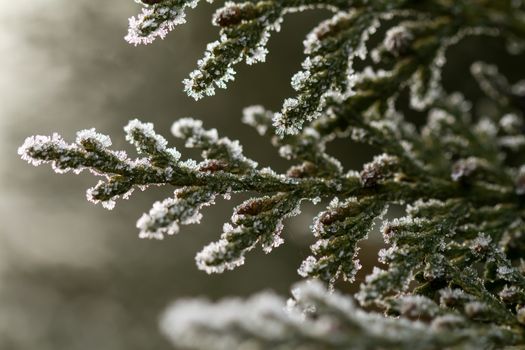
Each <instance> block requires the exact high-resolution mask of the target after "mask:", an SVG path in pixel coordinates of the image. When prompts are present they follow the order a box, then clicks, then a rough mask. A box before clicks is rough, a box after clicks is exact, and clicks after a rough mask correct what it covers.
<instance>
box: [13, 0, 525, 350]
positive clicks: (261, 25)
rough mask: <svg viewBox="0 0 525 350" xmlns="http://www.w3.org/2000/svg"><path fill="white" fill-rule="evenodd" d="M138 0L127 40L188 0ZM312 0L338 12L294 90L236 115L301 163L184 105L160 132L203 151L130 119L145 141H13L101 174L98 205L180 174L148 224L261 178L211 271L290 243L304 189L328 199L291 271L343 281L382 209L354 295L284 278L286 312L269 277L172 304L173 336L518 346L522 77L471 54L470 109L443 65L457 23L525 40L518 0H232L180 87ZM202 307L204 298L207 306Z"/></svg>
mask: <svg viewBox="0 0 525 350" xmlns="http://www.w3.org/2000/svg"><path fill="white" fill-rule="evenodd" d="M142 4H143V12H142V14H141V15H139V16H138V17H137V18H133V19H131V20H130V31H129V34H128V36H127V37H126V38H127V40H128V41H129V42H131V43H133V44H141V43H151V42H152V41H153V40H154V39H155V38H157V37H160V38H163V37H164V36H165V35H167V33H168V31H170V30H172V29H173V28H174V26H175V25H177V24H180V23H182V22H183V21H184V10H185V9H186V8H193V7H195V6H196V5H197V1H182V0H177V1H174V0H158V1H143V2H142ZM313 8H326V9H330V10H331V11H333V13H334V14H333V16H332V18H330V19H328V20H325V21H323V22H321V23H320V24H319V25H318V26H317V27H316V28H314V29H313V30H312V32H311V33H310V34H308V36H307V38H306V40H305V43H304V44H305V55H306V58H305V60H304V62H303V64H302V69H301V70H300V71H299V72H298V73H297V74H296V75H295V76H294V77H293V78H292V86H293V88H294V90H295V91H296V92H297V95H296V96H295V97H292V98H288V99H286V100H285V101H284V103H283V107H282V110H281V111H280V112H276V113H273V112H271V111H268V110H265V109H264V108H263V107H261V106H252V107H248V108H246V109H245V111H244V116H243V121H244V122H245V123H247V124H249V125H251V126H253V127H255V128H256V130H257V131H258V132H259V134H261V135H263V136H269V137H270V139H271V142H272V144H273V145H274V146H276V147H277V148H278V150H279V154H280V155H281V156H283V157H284V158H286V159H288V160H289V161H291V162H292V163H293V164H292V165H291V167H290V168H289V170H288V171H287V172H286V174H277V173H275V172H274V171H272V170H271V169H268V168H262V169H261V168H260V167H258V165H257V163H256V162H255V161H253V160H251V159H249V158H247V157H246V156H245V155H244V154H243V152H242V147H241V146H240V145H239V143H238V142H237V141H232V140H230V139H228V138H220V137H219V136H218V133H217V131H216V130H214V129H212V130H206V129H204V128H203V127H202V123H201V122H199V121H196V120H193V119H181V120H179V121H177V122H176V123H175V124H174V126H173V128H172V133H173V135H174V136H175V137H178V138H182V139H184V140H185V142H186V147H188V148H198V149H200V150H201V151H202V158H203V160H201V161H199V162H197V161H193V160H185V161H182V160H181V159H180V154H179V152H178V151H176V150H175V149H173V148H168V147H167V141H166V140H165V139H164V138H163V137H162V136H160V135H158V134H156V133H155V132H154V131H153V125H151V124H148V123H142V122H139V121H137V120H134V121H131V122H130V124H129V125H128V126H127V127H126V128H125V131H126V139H127V140H128V141H129V142H130V143H131V144H133V145H134V146H135V147H136V149H137V152H138V155H139V158H137V159H131V158H129V157H128V156H127V155H126V154H125V153H124V152H119V151H113V150H110V146H111V141H110V139H109V137H107V136H104V135H101V134H98V133H96V132H95V131H94V130H84V131H81V132H79V133H78V134H77V139H76V141H75V142H74V143H72V144H69V143H66V142H65V141H64V140H63V139H62V138H61V137H60V136H58V135H53V136H51V137H46V136H35V137H31V138H28V139H27V140H26V142H25V144H24V145H23V146H22V147H21V148H20V149H19V153H20V155H21V156H22V158H24V159H25V160H27V161H29V162H30V163H32V164H34V165H40V164H41V163H51V164H52V166H53V168H54V169H55V170H56V171H57V172H67V171H74V172H80V171H82V170H85V169H86V170H90V171H92V172H93V173H94V174H95V175H98V176H103V177H105V179H106V180H105V181H100V182H99V183H98V184H97V185H96V186H95V187H94V188H92V189H90V190H88V199H89V200H91V201H93V202H95V203H98V202H101V203H102V204H103V205H105V206H107V207H110V208H111V207H112V206H113V205H114V203H115V200H116V199H117V198H119V197H124V198H127V197H128V196H129V195H130V194H131V192H132V191H133V189H135V188H141V189H144V188H146V187H147V186H150V185H171V186H174V187H175V188H176V190H175V192H174V195H173V197H172V198H168V199H166V200H164V201H162V202H157V203H155V204H154V206H153V208H152V209H151V211H150V212H149V213H147V214H144V215H143V217H142V218H141V219H140V220H139V221H138V223H137V227H138V228H139V229H140V236H141V237H144V238H146V237H147V238H158V239H162V238H164V236H165V235H171V234H174V233H176V232H178V230H179V226H180V225H186V224H191V223H197V222H199V220H200V218H201V214H200V209H201V208H202V207H204V206H208V205H211V204H213V203H214V200H215V198H216V197H217V196H221V195H222V196H224V197H226V198H228V197H229V196H230V195H231V194H232V193H241V192H249V193H255V197H254V198H252V199H249V200H247V201H245V202H244V203H242V204H240V205H239V206H237V207H236V208H235V209H234V213H233V216H232V219H231V223H229V224H225V225H224V228H223V233H222V235H221V237H220V239H219V240H218V241H217V242H215V243H211V244H210V245H208V246H207V247H205V248H204V249H203V250H202V251H201V252H200V253H198V254H197V257H196V260H197V265H198V267H199V268H200V269H202V270H205V271H207V272H208V273H216V272H223V271H225V270H229V269H233V268H235V267H237V266H239V265H241V264H243V263H244V261H245V256H246V253H247V252H248V251H250V250H252V249H253V248H254V247H256V246H257V245H259V244H260V245H261V246H262V248H263V250H264V251H265V252H270V251H271V250H272V249H273V248H275V247H277V246H279V245H280V244H282V243H283V239H282V237H281V231H282V230H283V220H284V219H286V218H288V217H291V216H294V215H297V214H298V213H299V210H300V207H301V205H302V203H303V202H305V201H310V202H313V203H318V202H319V201H321V200H328V201H330V204H329V206H328V207H327V208H326V209H325V210H324V211H322V212H321V213H319V215H318V216H317V217H316V218H315V219H314V223H313V225H312V231H313V234H314V236H315V239H316V242H315V243H314V244H313V245H312V247H311V250H312V255H311V256H309V257H306V258H305V260H304V262H303V264H302V265H301V267H300V268H299V273H300V275H302V276H303V277H307V278H312V279H318V280H321V281H323V282H324V283H326V284H328V285H329V286H330V287H333V285H334V283H335V282H336V281H337V280H338V279H339V278H340V277H342V278H343V279H345V280H347V281H353V280H354V277H355V274H356V273H357V271H358V270H359V268H360V263H359V261H358V250H359V248H358V246H357V245H358V243H359V241H361V240H364V239H366V238H367V236H368V233H369V232H370V231H371V229H372V227H373V226H374V223H375V222H377V221H378V220H382V221H383V224H382V229H381V230H382V232H383V237H384V241H385V243H386V244H387V247H386V248H385V249H383V250H381V251H380V253H379V262H380V263H381V264H380V265H379V266H378V267H376V268H375V269H374V271H373V273H372V274H370V275H369V276H367V278H366V280H365V281H364V282H363V283H361V284H360V291H359V293H357V294H356V296H355V297H356V299H357V300H358V301H359V303H360V305H361V307H362V308H363V309H362V310H359V309H358V308H357V307H356V306H355V305H354V304H353V302H352V301H351V297H349V296H343V295H341V294H339V293H337V292H336V293H335V294H330V292H328V291H327V290H326V289H324V287H322V286H321V285H319V284H316V283H313V282H312V283H311V284H308V283H306V284H302V285H301V286H300V287H299V288H298V289H297V290H296V291H295V292H294V298H293V299H292V300H291V302H290V304H291V310H290V311H289V312H288V313H285V312H284V311H283V310H282V309H281V307H282V306H283V305H282V304H283V302H282V301H281V300H280V299H279V298H277V297H275V296H262V297H254V298H253V299H250V300H249V301H247V302H245V303H244V302H240V301H237V302H225V303H224V304H219V305H217V306H212V305H209V304H206V303H204V304H203V303H201V302H195V304H192V303H190V304H177V305H175V306H174V307H173V308H172V309H170V311H169V312H168V313H167V315H166V317H165V318H164V322H163V329H164V331H165V332H166V333H167V335H168V336H169V337H170V338H172V339H173V341H174V343H175V344H176V345H181V346H185V347H189V348H203V349H209V348H212V347H213V348H220V349H231V348H236V347H238V346H241V345H253V346H254V347H255V348H270V347H271V348H277V347H281V348H299V347H302V348H312V349H316V348H356V349H376V348H378V347H383V348H399V349H402V348H403V349H404V348H416V349H440V348H443V347H448V348H457V349H463V348H471V349H491V348H495V347H502V346H510V345H521V346H523V345H524V344H525V334H524V328H523V327H524V325H525V292H524V290H525V276H524V273H525V263H524V262H523V258H524V256H525V255H524V254H525V244H524V235H525V224H524V220H525V209H524V203H525V201H524V197H523V196H524V195H525V159H524V156H523V154H524V153H523V151H524V148H525V135H524V130H525V129H524V128H525V124H524V123H525V122H524V116H523V114H524V113H525V102H524V101H525V83H524V81H521V82H516V83H510V82H509V81H508V79H507V78H506V77H504V76H502V75H501V74H500V73H499V72H498V69H497V67H496V66H493V65H490V64H486V63H483V62H474V63H473V64H472V69H471V71H472V74H473V75H474V77H475V78H476V79H477V81H478V82H479V86H480V88H481V90H482V91H483V92H484V93H485V94H486V95H487V100H489V101H490V106H491V109H490V110H491V111H492V112H491V113H488V114H479V113H478V112H477V111H476V109H475V108H473V107H472V103H471V102H469V101H466V100H465V98H464V97H463V96H462V95H461V93H458V92H451V91H446V90H445V89H444V88H443V87H442V84H441V70H442V68H443V67H444V66H445V64H446V53H447V49H448V48H449V47H450V46H452V45H455V44H457V43H459V42H461V40H462V39H463V38H465V37H466V36H471V35H485V36H486V35H489V36H498V37H499V38H501V39H502V40H505V41H506V42H507V43H508V48H509V52H510V53H511V54H519V53H520V51H519V49H520V48H523V47H525V45H524V43H523V42H522V40H523V39H525V4H523V2H522V1H520V0H518V1H516V0H513V1H511V0H499V1H485V0H461V1H452V0H397V1H386V0H385V1H366V0H354V1H338V0H324V1H315V0H282V1H277V0H266V1H246V2H240V3H233V2H226V4H225V5H224V6H223V7H221V8H220V9H219V10H217V12H216V13H215V15H214V18H213V23H214V24H215V25H216V26H219V27H220V39H219V40H218V41H216V42H214V43H212V44H209V45H208V47H207V50H206V53H205V56H204V58H203V59H202V60H200V61H199V63H198V68H197V70H195V71H194V72H193V73H191V74H190V77H189V78H188V79H186V80H185V82H184V84H185V90H186V91H187V93H188V94H189V95H190V96H192V97H194V98H195V99H199V98H202V97H204V96H206V95H212V94H213V93H214V91H215V88H216V87H219V88H225V87H226V83H227V82H228V81H230V80H233V77H234V73H235V72H234V67H235V65H237V64H239V63H240V62H241V61H245V62H246V63H247V64H252V63H255V62H262V61H264V58H265V55H266V52H267V49H266V43H267V41H268V38H269V35H270V33H271V32H274V31H278V30H279V28H280V25H281V22H282V21H283V16H284V15H285V14H288V13H291V12H297V11H302V10H307V9H313ZM373 38H379V39H383V40H372V39H373ZM452 64H453V63H452ZM365 66H366V67H365ZM404 92H407V93H408V94H409V100H410V107H411V108H412V109H415V110H417V111H419V112H421V113H422V114H425V115H426V116H427V121H426V124H425V125H424V126H422V127H419V128H418V127H416V126H415V125H414V124H412V123H410V122H409V121H407V120H406V119H405V116H404V115H403V113H402V111H401V109H400V108H399V105H400V96H402V94H403V93H404ZM473 102H476V101H473ZM335 138H349V139H351V140H354V141H356V142H361V143H366V144H370V145H373V146H374V147H375V148H376V149H378V150H379V152H380V154H379V155H377V156H376V157H375V158H374V159H373V160H372V161H371V162H369V163H367V164H365V165H364V167H363V169H362V170H361V171H360V172H357V171H352V170H350V171H346V170H344V169H343V168H342V166H341V164H340V163H339V161H338V160H336V159H334V158H333V157H331V156H330V155H328V154H327V153H326V152H325V145H326V143H327V142H329V141H331V140H333V139H335ZM390 204H397V205H402V206H404V208H405V210H406V214H405V215H404V216H402V217H400V218H395V219H383V216H384V215H385V212H386V210H387V208H388V206H389V205H390ZM301 293H302V294H301ZM188 305H190V306H188ZM248 306H249V307H248ZM266 306H267V307H266ZM247 309H250V310H248V311H247ZM372 309H374V310H378V309H380V310H382V311H384V315H380V314H379V313H377V312H372V311H370V310H372ZM228 310H230V311H228ZM232 310H234V312H232ZM235 310H240V311H239V312H236V311H235ZM364 310H368V311H366V312H365V311H364ZM208 312H211V313H212V315H215V316H216V317H210V318H208V317H201V316H202V314H206V313H208ZM221 313H224V314H226V315H227V316H224V317H220V316H219V315H220V314H221ZM199 315H201V316H199ZM252 321H254V322H255V324H252V323H251V322H252ZM370 327H372V328H370Z"/></svg>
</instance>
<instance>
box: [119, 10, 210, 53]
mask: <svg viewBox="0 0 525 350" xmlns="http://www.w3.org/2000/svg"><path fill="white" fill-rule="evenodd" d="M135 1H136V2H137V3H139V4H142V5H143V8H142V12H141V13H140V14H139V15H138V16H137V17H131V18H130V19H129V29H128V34H127V35H126V37H125V39H126V41H127V42H129V43H130V44H133V45H135V46H137V45H140V44H151V43H152V42H153V41H154V40H155V39H156V38H161V39H164V38H165V37H166V35H168V33H169V32H170V31H172V30H173V29H174V28H175V27H176V26H177V25H179V24H183V23H186V12H185V10H186V8H195V7H196V6H197V4H198V2H199V0H135ZM211 1H212V0H209V2H211Z"/></svg>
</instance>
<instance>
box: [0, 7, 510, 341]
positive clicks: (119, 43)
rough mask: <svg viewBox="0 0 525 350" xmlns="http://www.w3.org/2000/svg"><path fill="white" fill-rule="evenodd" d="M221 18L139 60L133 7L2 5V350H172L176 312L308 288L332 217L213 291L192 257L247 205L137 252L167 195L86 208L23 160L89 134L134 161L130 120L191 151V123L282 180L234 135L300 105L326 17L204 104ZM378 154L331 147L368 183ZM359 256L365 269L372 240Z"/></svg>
mask: <svg viewBox="0 0 525 350" xmlns="http://www.w3.org/2000/svg"><path fill="white" fill-rule="evenodd" d="M216 6H217V5H210V4H208V3H204V2H203V3H202V4H201V5H200V6H199V7H198V8H197V10H195V11H190V12H189V13H188V23H187V24H186V25H183V26H180V27H179V28H177V29H176V30H175V31H174V32H173V33H171V34H170V35H169V36H168V38H167V39H166V40H164V41H160V40H159V41H156V42H155V43H154V44H153V45H150V46H147V47H137V48H135V47H132V46H130V45H128V44H127V43H125V42H124V40H123V36H124V35H125V34H126V31H127V18H128V17H130V16H131V15H134V14H136V13H137V12H138V11H139V6H138V5H137V4H135V3H134V2H133V1H132V0H119V1H110V2H108V1H100V0H76V1H70V0H46V1H34V0H17V1H9V0H0V218H1V223H0V349H2V350H11V349H17V350H18V349H24V350H25V349H39V350H48V349H49V350H51V349H52V350H62V349H67V350H77V349H97V350H106V349H108V350H109V349H111V350H134V349H160V350H162V349H170V348H171V347H170V345H169V344H168V343H167V341H165V340H164V338H163V337H162V336H161V335H160V334H159V332H158V328H157V323H158V317H159V315H160V313H161V312H162V310H163V309H164V308H165V307H166V306H167V305H168V304H169V303H170V302H171V301H172V300H174V299H176V298H179V297H194V296H207V297H209V298H212V299H216V298H219V297H222V296H225V295H239V296H242V295H248V294H251V293H254V292H257V291H260V290H263V289H273V290H275V291H277V292H279V293H282V294H285V295H286V293H288V289H289V286H290V285H291V284H292V283H293V282H294V281H296V280H298V279H299V276H298V275H297V273H296V269H297V267H298V266H299V265H300V262H301V261H302V259H304V258H305V257H306V256H307V255H308V253H309V249H308V246H309V244H310V243H311V237H310V231H309V229H308V226H309V225H310V223H311V220H312V217H313V216H314V215H315V214H316V213H317V212H318V211H320V210H321V209H322V205H318V206H317V207H314V206H306V207H305V208H304V210H303V214H302V215H301V216H300V217H298V218H294V219H293V220H289V221H288V224H287V225H286V230H285V239H286V240H287V243H288V244H285V245H283V246H282V247H279V248H278V249H276V250H275V251H274V252H273V253H272V254H271V255H270V256H264V254H262V253H261V252H260V251H259V250H258V251H256V252H254V253H252V254H250V255H249V257H248V259H247V264H246V265H245V266H242V267H241V268H239V269H237V270H236V271H233V272H228V273H225V274H222V275H212V276H208V275H206V274H205V273H203V272H201V271H198V270H197V268H196V267H195V265H194V260H193V258H194V255H195V253H196V252H198V251H199V250H200V249H201V248H202V246H203V245H205V244H207V243H208V242H210V241H214V240H216V239H217V238H218V236H219V234H220V232H221V227H222V224H223V223H224V222H227V221H229V217H230V215H231V211H232V208H233V206H234V205H236V204H237V203H238V202H239V201H240V200H241V199H242V198H241V197H234V198H233V199H232V200H231V201H229V202H226V201H224V202H222V201H219V203H217V205H216V206H215V207H213V208H209V209H206V210H205V211H204V220H203V221H202V223H201V225H197V226H185V227H183V229H182V232H181V233H180V234H179V235H178V236H176V237H171V238H169V239H166V240H164V241H160V242H159V241H146V240H139V239H138V237H137V230H136V229H135V222H136V220H137V219H138V218H139V217H140V215H141V214H142V213H143V212H145V211H148V210H149V208H150V207H151V205H152V203H153V202H154V201H156V200H162V199H164V198H166V197H167V196H169V195H170V194H171V193H172V191H173V189H172V188H158V189H149V190H148V191H146V192H143V193H139V192H135V193H134V194H133V196H132V198H131V200H129V201H121V202H119V203H118V204H117V206H116V208H115V209H114V210H113V211H111V212H109V211H107V210H105V209H103V208H102V207H100V206H94V205H92V204H90V203H88V202H87V201H86V200H85V195H84V191H85V190H86V189H87V188H89V187H91V186H93V185H94V184H95V183H96V181H97V180H96V179H95V178H93V177H92V176H91V175H90V174H82V175H81V176H74V175H70V174H69V175H56V174H54V173H53V171H52V170H51V169H50V167H49V166H42V167H39V168H33V167H31V166H30V165H28V164H27V163H25V162H24V161H22V160H20V159H19V157H18V155H17V154H16V150H17V148H18V146H20V145H21V144H22V143H23V141H24V139H25V137H27V136H30V135H33V134H45V135H48V134H51V133H52V132H58V133H60V134H61V135H63V136H64V138H65V139H66V140H69V141H72V140H73V139H74V136H75V132H76V131H77V130H81V129H85V128H91V127H95V128H96V129H97V131H99V132H102V133H105V134H108V135H111V136H112V140H113V143H114V146H115V148H116V149H122V148H123V149H128V150H129V145H127V144H126V143H125V142H124V136H123V132H122V127H123V126H124V125H126V123H127V121H128V120H129V119H131V118H136V117H138V118H140V119H142V120H143V121H150V122H153V123H154V124H155V126H156V130H157V131H159V132H161V133H163V134H164V136H166V137H167V138H168V140H170V141H172V142H173V143H172V144H173V145H175V146H177V147H179V148H181V146H182V145H181V144H180V143H177V142H175V140H173V139H172V138H171V137H170V135H169V127H170V126H171V124H172V122H173V121H174V120H176V119H177V118H181V117H188V116H191V117H196V118H201V119H203V120H204V122H205V125H206V126H207V127H215V128H217V129H218V130H219V132H220V134H221V135H224V136H228V137H230V138H233V139H239V140H240V141H241V143H242V144H243V145H244V148H245V153H246V155H248V156H249V157H252V158H253V159H256V160H257V161H259V163H260V164H261V165H263V166H269V165H271V166H272V167H273V168H274V169H275V170H277V171H284V170H285V169H286V168H287V164H286V163H285V162H283V161H282V160H281V159H280V158H279V157H278V155H277V153H276V150H274V149H273V148H272V147H271V146H270V144H269V141H268V140H265V139H263V138H261V137H260V136H258V134H257V133H256V132H255V131H254V130H252V129H251V128H250V127H248V126H245V125H243V124H242V123H241V122H240V118H241V115H242V114H241V113H242V108H243V107H245V106H248V105H252V104H263V105H264V106H265V107H268V108H270V109H272V110H278V109H279V108H280V105H281V103H282V101H283V99H284V98H285V97H288V96H291V95H292V90H291V87H290V83H289V81H290V78H291V76H292V75H293V74H294V73H295V72H296V71H297V70H298V69H299V66H300V62H301V61H302V58H303V55H302V40H303V38H304V36H305V35H306V33H307V32H308V31H309V30H310V29H311V28H312V26H314V25H315V23H317V22H318V21H319V20H320V19H322V18H325V17H326V16H327V13H326V12H323V11H317V12H309V13H304V14H301V15H291V16H289V18H288V20H287V21H286V22H285V24H284V26H283V30H282V32H281V33H278V34H276V35H273V37H272V40H271V41H270V45H269V46H270V47H269V48H270V54H269V55H268V57H267V63H265V64H257V65H255V66H251V67H247V66H245V65H240V66H239V69H238V74H237V76H236V81H235V82H233V83H231V84H230V85H229V89H228V90H227V91H224V90H221V91H218V93H217V95H216V96H214V97H211V98H206V99H204V100H202V101H199V102H195V101H193V100H192V99H190V98H188V97H187V96H186V95H185V94H184V93H183V91H182V88H183V86H182V84H181V81H182V80H183V79H184V78H185V77H186V76H187V75H188V74H189V72H191V71H192V70H193V69H194V68H195V66H196V61H197V60H198V59H199V58H200V57H201V56H202V54H203V52H204V48H205V45H206V43H208V42H210V41H213V40H215V38H216V36H217V28H214V27H213V26H212V25H211V24H210V18H211V14H212V13H213V11H214V9H215V7H216ZM476 45H477V46H476ZM479 45H480V44H479V42H478V43H477V44H476V42H474V43H473V44H471V45H470V46H463V47H462V48H460V49H457V50H459V53H458V54H457V57H459V58H461V61H458V63H457V64H456V65H455V66H454V72H452V73H456V72H463V74H462V78H463V79H457V78H456V80H453V81H449V82H448V83H449V84H450V85H453V86H454V88H455V89H467V90H472V91H475V86H474V85H473V82H472V81H471V80H469V79H464V77H465V72H468V65H469V62H470V61H469V60H468V57H469V55H468V54H465V53H470V52H472V50H475V48H476V47H479ZM483 45H484V47H485V48H489V50H486V51H485V53H486V54H487V55H488V56H491V55H492V58H494V57H496V56H497V55H498V52H501V50H499V49H501V47H500V46H498V45H500V44H498V43H497V41H494V42H492V41H489V42H487V41H485V42H484V43H483ZM491 45H492V46H493V47H494V48H495V49H494V50H490V47H491ZM498 50H499V51H498ZM465 57H466V58H465ZM512 62H514V61H512ZM513 64H515V63H513ZM509 69H512V68H509ZM449 75H450V76H455V75H456V74H449ZM181 151H182V153H183V156H191V157H196V156H198V155H197V154H195V152H188V151H186V150H183V149H181ZM371 151H372V150H370V149H368V148H365V147H363V146H359V147H358V146H356V145H353V144H349V143H348V141H336V142H334V143H333V144H331V145H330V152H331V153H332V154H333V155H335V156H336V157H339V158H340V159H341V160H342V162H343V164H344V165H345V167H346V168H347V169H350V168H354V169H359V168H360V167H361V164H362V163H363V162H365V161H367V160H370V159H371V157H372V152H371ZM365 248H366V249H364V250H363V253H362V254H361V255H362V256H363V258H364V260H365V265H366V266H367V267H369V265H371V263H372V262H373V261H375V259H376V257H375V252H376V251H377V249H379V240H378V239H377V237H376V239H372V240H371V241H370V242H368V243H366V244H365Z"/></svg>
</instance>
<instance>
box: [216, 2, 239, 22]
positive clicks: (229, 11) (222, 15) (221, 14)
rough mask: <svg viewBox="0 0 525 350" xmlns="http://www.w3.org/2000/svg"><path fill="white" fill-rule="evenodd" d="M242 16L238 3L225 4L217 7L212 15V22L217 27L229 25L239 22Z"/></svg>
mask: <svg viewBox="0 0 525 350" xmlns="http://www.w3.org/2000/svg"><path fill="white" fill-rule="evenodd" d="M242 20H243V16H242V15H241V9H240V8H239V6H238V5H232V6H226V7H223V8H221V9H219V10H218V11H217V12H216V13H215V16H214V17H213V24H215V25H218V26H219V27H229V26H233V25H236V24H239V23H241V21H242Z"/></svg>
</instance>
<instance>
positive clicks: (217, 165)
mask: <svg viewBox="0 0 525 350" xmlns="http://www.w3.org/2000/svg"><path fill="white" fill-rule="evenodd" d="M227 167H228V163H226V162H225V161H222V160H217V159H210V160H207V161H205V162H203V163H202V164H201V165H200V166H199V171H203V172H210V173H214V172H216V171H220V170H225V169H226V168H227Z"/></svg>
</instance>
